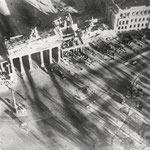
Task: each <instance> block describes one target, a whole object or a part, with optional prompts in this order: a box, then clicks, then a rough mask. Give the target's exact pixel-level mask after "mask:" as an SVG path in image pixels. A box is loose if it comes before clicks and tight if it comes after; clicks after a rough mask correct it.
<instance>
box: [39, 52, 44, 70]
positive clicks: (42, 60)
mask: <svg viewBox="0 0 150 150" xmlns="http://www.w3.org/2000/svg"><path fill="white" fill-rule="evenodd" d="M40 57H41V67H42V68H45V64H44V56H43V51H40Z"/></svg>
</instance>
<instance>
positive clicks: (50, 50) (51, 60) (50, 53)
mask: <svg viewBox="0 0 150 150" xmlns="http://www.w3.org/2000/svg"><path fill="white" fill-rule="evenodd" d="M49 60H50V64H52V63H53V58H52V49H49Z"/></svg>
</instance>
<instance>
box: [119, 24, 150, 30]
mask: <svg viewBox="0 0 150 150" xmlns="http://www.w3.org/2000/svg"><path fill="white" fill-rule="evenodd" d="M147 26H148V24H147V23H145V24H144V23H142V24H134V25H130V26H129V28H137V27H138V28H139V27H147ZM123 29H127V26H121V27H120V26H119V27H118V30H123Z"/></svg>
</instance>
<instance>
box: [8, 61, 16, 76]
mask: <svg viewBox="0 0 150 150" xmlns="http://www.w3.org/2000/svg"><path fill="white" fill-rule="evenodd" d="M9 61H10V65H11V69H12V73H15V66H14V63H13V60H12V59H10V60H9Z"/></svg>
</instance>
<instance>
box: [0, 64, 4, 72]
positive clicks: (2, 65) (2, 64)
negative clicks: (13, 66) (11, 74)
mask: <svg viewBox="0 0 150 150" xmlns="http://www.w3.org/2000/svg"><path fill="white" fill-rule="evenodd" d="M0 65H1V69H2V72H4V71H5V69H4V67H3V63H0Z"/></svg>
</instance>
